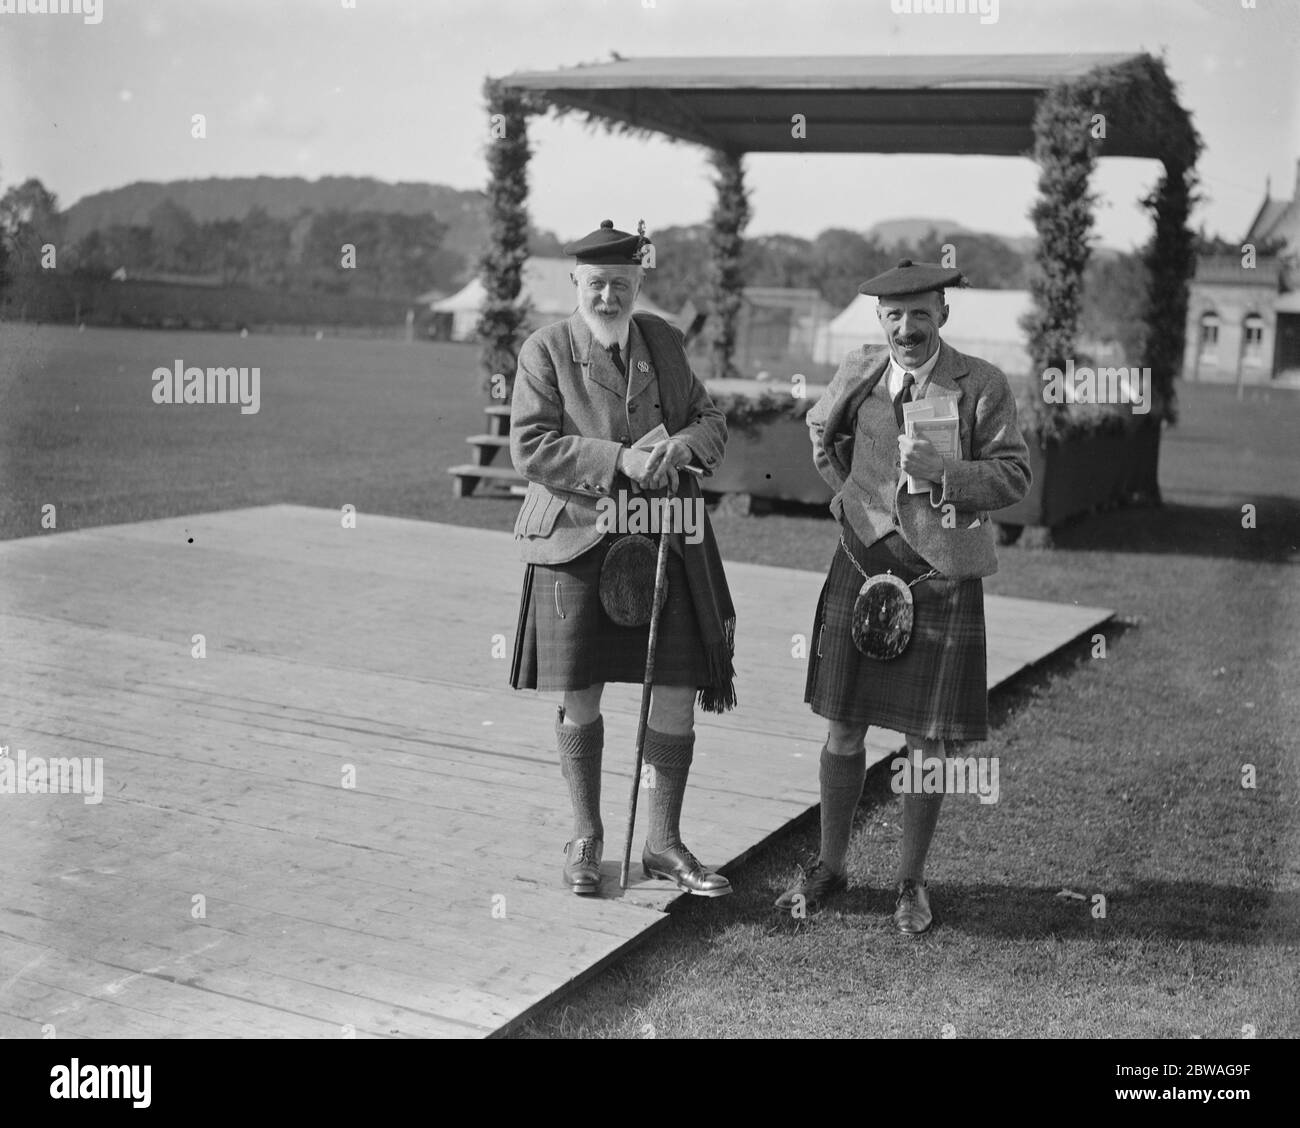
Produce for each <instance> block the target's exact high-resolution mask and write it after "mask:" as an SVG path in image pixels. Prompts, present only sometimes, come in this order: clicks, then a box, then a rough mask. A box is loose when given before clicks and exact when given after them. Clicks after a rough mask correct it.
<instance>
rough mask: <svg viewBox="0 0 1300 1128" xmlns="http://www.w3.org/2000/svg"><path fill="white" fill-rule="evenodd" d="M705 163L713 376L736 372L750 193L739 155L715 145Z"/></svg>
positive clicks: (715, 377) (720, 376)
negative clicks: (709, 171)
mask: <svg viewBox="0 0 1300 1128" xmlns="http://www.w3.org/2000/svg"><path fill="white" fill-rule="evenodd" d="M709 163H710V164H712V165H713V167H714V169H715V170H717V173H718V176H717V179H716V180H715V181H714V182H713V184H714V187H715V188H716V189H717V193H718V197H717V201H716V202H715V203H714V205H713V213H712V215H711V216H710V217H709V219H710V224H709V251H710V255H709V273H708V300H709V309H710V313H711V314H712V316H711V317H710V318H709V327H710V333H709V335H710V344H709V348H710V351H711V354H712V358H713V366H712V369H713V378H714V379H715V380H720V379H723V378H725V377H728V376H735V375H737V372H736V369H735V366H734V365H733V364H732V363H731V358H732V356H733V355H734V354H735V351H736V323H737V321H738V320H739V317H740V307H741V303H742V294H743V291H744V289H745V275H744V271H743V270H742V269H741V256H742V255H743V253H744V249H745V225H746V224H748V223H749V216H750V211H749V193H748V192H747V191H746V190H745V169H744V162H743V159H742V157H741V156H740V154H738V153H728V152H725V151H723V150H721V149H714V150H712V152H711V153H710V155H709Z"/></svg>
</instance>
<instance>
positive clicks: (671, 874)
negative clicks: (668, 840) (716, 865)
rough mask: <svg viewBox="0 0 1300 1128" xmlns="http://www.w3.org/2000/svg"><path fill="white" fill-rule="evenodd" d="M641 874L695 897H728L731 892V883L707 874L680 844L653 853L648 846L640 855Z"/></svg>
mask: <svg viewBox="0 0 1300 1128" xmlns="http://www.w3.org/2000/svg"><path fill="white" fill-rule="evenodd" d="M641 871H642V872H643V873H644V874H645V876H646V877H659V878H663V879H664V880H665V881H672V882H675V883H676V885H677V888H678V889H680V890H682V891H683V892H685V893H693V894H694V895H695V896H696V897H725V896H726V895H727V894H728V893H730V892H731V882H730V881H728V880H727V879H726V878H725V877H723V876H722V874H720V873H713V872H711V871H710V870H706V869H705V868H704V867H703V866H702V865H700V863H699V860H698V859H697V858H696V857H695V855H694V854H692V853H691V852H690V851H689V850H688V849H686V847H685V846H683V845H682V844H681V843H680V842H676V843H674V844H673V845H671V846H669V847H668V849H667V850H661V851H658V852H655V851H654V850H651V849H650V843H648V842H647V843H646V845H645V849H644V850H643V851H642V852H641Z"/></svg>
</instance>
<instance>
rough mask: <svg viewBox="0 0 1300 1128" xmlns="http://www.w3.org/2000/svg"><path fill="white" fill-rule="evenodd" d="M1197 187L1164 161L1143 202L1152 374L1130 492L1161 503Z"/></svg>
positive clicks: (1184, 170) (1188, 173) (1184, 169)
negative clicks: (1164, 429) (1163, 438)
mask: <svg viewBox="0 0 1300 1128" xmlns="http://www.w3.org/2000/svg"><path fill="white" fill-rule="evenodd" d="M1195 186H1196V171H1195V169H1194V168H1191V167H1188V166H1186V165H1183V164H1180V163H1178V162H1175V161H1170V160H1166V161H1165V171H1164V175H1163V176H1162V177H1161V178H1160V183H1159V184H1158V185H1156V188H1155V191H1153V192H1152V193H1151V195H1149V196H1148V197H1147V198H1146V199H1144V200H1143V201H1142V203H1143V204H1144V205H1145V206H1146V208H1147V209H1148V210H1150V211H1151V213H1152V215H1153V218H1154V220H1155V232H1154V234H1153V235H1152V237H1151V240H1150V242H1148V243H1147V246H1146V249H1145V250H1144V251H1143V254H1142V261H1143V263H1144V264H1145V266H1146V269H1147V296H1146V348H1145V350H1144V351H1145V355H1144V357H1143V364H1144V366H1145V367H1148V368H1150V369H1151V398H1152V404H1151V411H1150V414H1149V415H1148V417H1147V419H1146V420H1145V421H1144V423H1145V429H1146V431H1147V432H1149V433H1143V434H1141V435H1140V441H1141V442H1142V444H1143V450H1142V452H1141V455H1142V456H1141V457H1140V458H1139V459H1138V460H1136V461H1135V467H1134V476H1133V479H1132V481H1131V483H1130V493H1131V494H1132V495H1133V496H1134V497H1136V498H1137V499H1138V500H1142V501H1148V502H1153V503H1154V504H1156V505H1159V504H1160V482H1159V477H1158V467H1159V458H1160V429H1161V426H1162V425H1163V424H1165V423H1174V422H1177V419H1178V397H1177V392H1176V391H1175V389H1174V380H1175V379H1176V378H1177V376H1178V374H1179V372H1180V371H1181V370H1182V366H1183V348H1184V345H1185V343H1186V322H1187V303H1188V297H1189V295H1188V282H1189V281H1190V279H1191V277H1192V273H1193V272H1194V270H1195V267H1196V240H1195V235H1194V234H1193V232H1192V230H1191V228H1189V227H1188V225H1187V217H1188V215H1189V214H1190V212H1191V208H1192V201H1193V193H1194V191H1195Z"/></svg>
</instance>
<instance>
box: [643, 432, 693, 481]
mask: <svg viewBox="0 0 1300 1128" xmlns="http://www.w3.org/2000/svg"><path fill="white" fill-rule="evenodd" d="M691 458H692V452H691V448H690V447H688V446H687V445H686V444H685V443H684V442H682V440H681V439H663V440H662V441H660V442H657V443H655V445H654V446H653V447H651V448H650V461H649V464H648V467H647V469H648V470H649V471H650V472H652V473H653V474H654V479H653V481H652V483H651V486H652V488H654V489H658V488H659V487H660V486H662V485H664V484H665V483H667V485H668V486H669V487H670V488H671V490H672V492H673V493H676V492H677V471H678V468H679V467H682V466H686V465H687V464H689V462H690V461H691Z"/></svg>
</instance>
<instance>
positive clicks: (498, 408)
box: [483, 403, 510, 435]
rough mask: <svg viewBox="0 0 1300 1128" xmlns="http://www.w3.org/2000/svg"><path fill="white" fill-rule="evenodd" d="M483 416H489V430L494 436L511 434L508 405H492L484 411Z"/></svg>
mask: <svg viewBox="0 0 1300 1128" xmlns="http://www.w3.org/2000/svg"><path fill="white" fill-rule="evenodd" d="M483 414H484V415H486V416H487V421H488V430H489V431H491V432H492V434H494V435H508V434H510V405H509V404H508V403H494V404H490V405H489V406H487V407H485V408H484V409H483Z"/></svg>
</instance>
